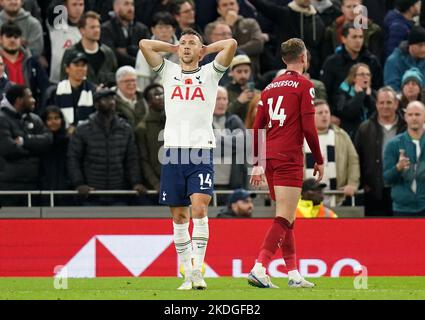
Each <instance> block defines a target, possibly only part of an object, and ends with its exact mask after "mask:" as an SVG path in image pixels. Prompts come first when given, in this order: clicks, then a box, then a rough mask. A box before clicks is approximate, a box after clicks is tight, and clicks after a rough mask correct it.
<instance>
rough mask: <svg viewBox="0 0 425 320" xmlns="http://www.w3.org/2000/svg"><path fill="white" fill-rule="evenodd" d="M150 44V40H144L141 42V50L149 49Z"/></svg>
mask: <svg viewBox="0 0 425 320" xmlns="http://www.w3.org/2000/svg"><path fill="white" fill-rule="evenodd" d="M148 44H149V40H148V39H142V40H140V41H139V48H140V50H142V48H147V47H148Z"/></svg>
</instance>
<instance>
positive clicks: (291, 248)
mask: <svg viewBox="0 0 425 320" xmlns="http://www.w3.org/2000/svg"><path fill="white" fill-rule="evenodd" d="M281 250H282V256H283V260H285V264H286V269H287V271H288V272H289V271H292V270H298V266H297V255H296V253H295V234H294V226H293V225H292V227H291V228H290V229H289V230H288V231H287V232H286V237H285V240H284V241H283V245H282V247H281Z"/></svg>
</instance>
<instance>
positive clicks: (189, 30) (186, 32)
mask: <svg viewBox="0 0 425 320" xmlns="http://www.w3.org/2000/svg"><path fill="white" fill-rule="evenodd" d="M185 35H194V36H197V37H198V38H199V41H201V43H202V44H204V39H203V38H202V36H201V35H200V34H199V32H197V31H196V30H194V29H192V28H187V29H184V30H183V31H182V34H181V36H180V38H181V37H183V36H185Z"/></svg>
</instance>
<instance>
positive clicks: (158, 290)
mask: <svg viewBox="0 0 425 320" xmlns="http://www.w3.org/2000/svg"><path fill="white" fill-rule="evenodd" d="M310 280H312V281H313V282H315V283H316V285H317V286H316V287H315V288H313V289H291V288H288V286H287V280H286V279H284V278H280V279H276V278H275V279H273V282H274V283H275V284H276V285H278V286H279V287H280V289H258V288H254V287H251V286H249V285H248V284H247V281H246V279H243V278H213V279H206V281H207V283H208V289H207V290H205V291H196V290H192V291H188V292H180V291H177V290H176V288H177V287H178V286H179V285H180V284H181V283H182V279H178V278H95V279H68V283H67V284H68V289H66V290H63V289H62V290H57V289H55V288H54V279H53V278H0V300H115V299H124V300H304V299H308V300H341V299H342V300H392V299H395V300H400V299H401V300H418V299H420V300H425V277H369V278H368V280H367V286H368V288H367V289H363V290H356V289H355V288H354V278H351V277H344V278H319V279H310ZM364 283H365V282H363V284H364Z"/></svg>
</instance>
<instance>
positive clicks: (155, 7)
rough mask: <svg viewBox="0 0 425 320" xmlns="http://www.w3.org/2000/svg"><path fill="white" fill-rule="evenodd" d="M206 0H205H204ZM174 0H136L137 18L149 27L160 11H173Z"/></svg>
mask: <svg viewBox="0 0 425 320" xmlns="http://www.w3.org/2000/svg"><path fill="white" fill-rule="evenodd" d="M203 1H205V0H203ZM172 3H173V0H143V1H137V2H136V16H137V20H139V21H141V22H143V23H144V24H145V25H147V26H148V27H151V26H152V23H153V17H154V16H155V15H156V14H157V13H158V12H171V5H172Z"/></svg>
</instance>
